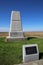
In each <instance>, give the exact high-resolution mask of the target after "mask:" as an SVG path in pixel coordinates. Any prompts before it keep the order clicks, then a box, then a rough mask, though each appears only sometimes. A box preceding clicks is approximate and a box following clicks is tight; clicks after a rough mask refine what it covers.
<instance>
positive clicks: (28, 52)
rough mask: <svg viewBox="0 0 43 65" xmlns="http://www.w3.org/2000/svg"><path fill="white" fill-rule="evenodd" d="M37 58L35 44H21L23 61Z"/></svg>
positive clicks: (37, 51)
mask: <svg viewBox="0 0 43 65" xmlns="http://www.w3.org/2000/svg"><path fill="white" fill-rule="evenodd" d="M36 60H39V50H38V45H37V44H30V45H23V62H30V61H36Z"/></svg>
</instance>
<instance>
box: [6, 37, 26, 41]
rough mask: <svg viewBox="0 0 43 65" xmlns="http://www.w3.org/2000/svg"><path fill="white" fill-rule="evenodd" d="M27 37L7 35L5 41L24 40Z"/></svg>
mask: <svg viewBox="0 0 43 65" xmlns="http://www.w3.org/2000/svg"><path fill="white" fill-rule="evenodd" d="M26 39H27V37H7V38H6V41H17V40H26Z"/></svg>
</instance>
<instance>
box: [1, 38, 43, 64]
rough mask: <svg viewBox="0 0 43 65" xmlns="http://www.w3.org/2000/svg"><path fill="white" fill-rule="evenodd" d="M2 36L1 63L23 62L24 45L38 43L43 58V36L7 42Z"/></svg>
mask: <svg viewBox="0 0 43 65" xmlns="http://www.w3.org/2000/svg"><path fill="white" fill-rule="evenodd" d="M4 40H5V38H3V37H2V38H0V65H13V64H18V63H22V46H23V45H24V44H25V45H26V44H34V43H37V44H38V47H39V52H40V53H42V54H41V55H42V57H41V58H43V38H30V39H29V40H23V41H15V42H5V41H4Z"/></svg>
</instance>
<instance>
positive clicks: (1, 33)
mask: <svg viewBox="0 0 43 65" xmlns="http://www.w3.org/2000/svg"><path fill="white" fill-rule="evenodd" d="M8 35H9V33H8V32H0V36H8ZM24 36H26V37H29V36H41V37H43V32H24Z"/></svg>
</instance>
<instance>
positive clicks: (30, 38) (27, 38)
mask: <svg viewBox="0 0 43 65" xmlns="http://www.w3.org/2000/svg"><path fill="white" fill-rule="evenodd" d="M36 38H37V37H28V38H27V40H30V39H36Z"/></svg>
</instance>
